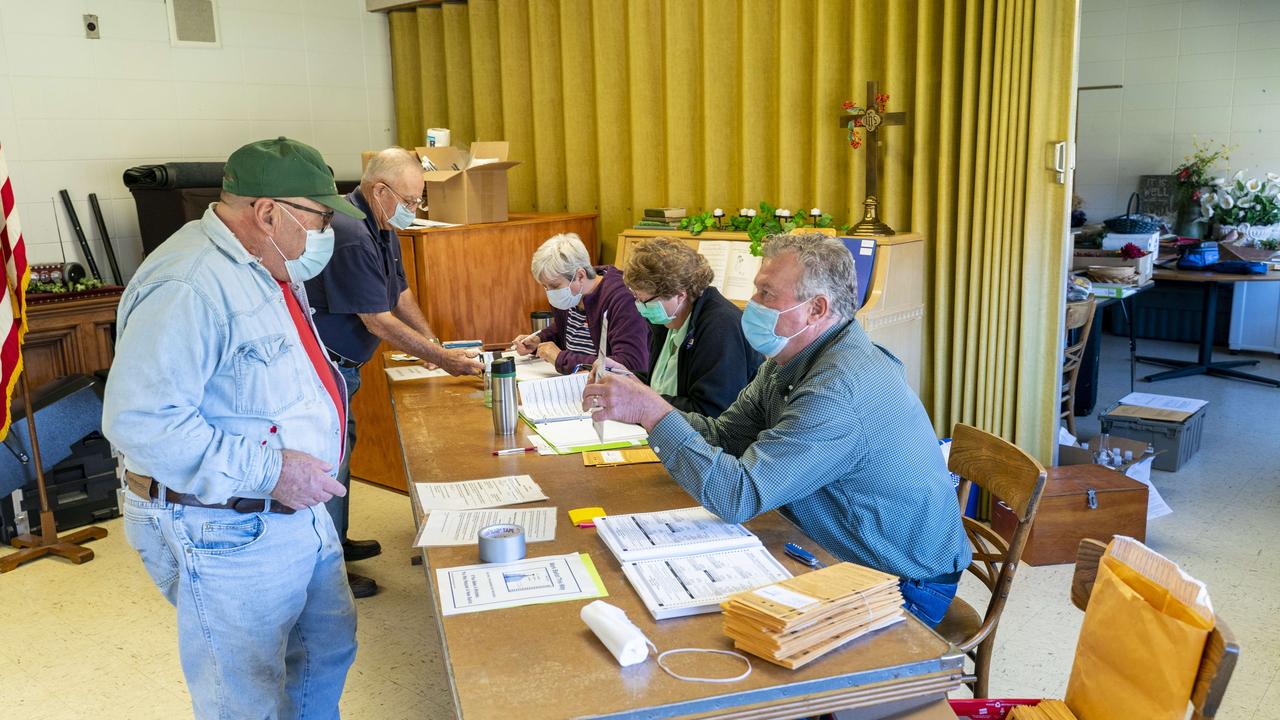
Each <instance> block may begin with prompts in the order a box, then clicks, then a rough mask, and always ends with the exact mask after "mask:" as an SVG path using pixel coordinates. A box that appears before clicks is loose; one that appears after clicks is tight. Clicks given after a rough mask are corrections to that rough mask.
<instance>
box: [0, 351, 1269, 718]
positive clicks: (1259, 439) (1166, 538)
mask: <svg viewBox="0 0 1280 720" xmlns="http://www.w3.org/2000/svg"><path fill="white" fill-rule="evenodd" d="M1142 349H1143V351H1144V352H1155V353H1159V354H1169V355H1174V356H1186V357H1188V358H1190V357H1191V356H1192V355H1193V348H1192V347H1191V346H1189V345H1178V344H1168V345H1166V344H1161V343H1152V342H1143V343H1142ZM1257 357H1260V358H1261V359H1262V360H1263V363H1262V366H1261V367H1260V370H1259V371H1260V372H1262V373H1263V374H1268V375H1271V376H1272V377H1280V360H1277V359H1276V358H1274V357H1273V356H1257ZM1103 362H1104V363H1105V365H1106V367H1107V368H1109V369H1108V370H1107V371H1106V372H1104V374H1103V381H1102V387H1101V391H1100V395H1099V400H1100V402H1099V405H1100V406H1105V404H1106V403H1107V402H1109V401H1110V400H1113V399H1115V398H1118V397H1120V396H1121V395H1123V394H1124V393H1125V392H1127V391H1128V367H1127V348H1126V344H1125V343H1124V342H1123V341H1121V340H1120V339H1118V338H1112V337H1106V338H1105V340H1104V344H1103ZM1144 369H1147V370H1148V371H1150V368H1144V367H1142V366H1140V368H1139V372H1140V373H1142V371H1143V370H1144ZM1148 388H1149V389H1150V390H1151V391H1153V392H1161V393H1166V394H1174V395H1188V396H1192V397H1200V398H1204V399H1207V400H1209V401H1210V403H1211V404H1210V406H1209V412H1210V415H1209V418H1208V421H1207V424H1206V426H1205V433H1204V438H1203V441H1202V446H1201V450H1200V453H1199V454H1198V455H1197V456H1196V457H1195V458H1193V459H1192V460H1191V462H1190V463H1189V464H1188V465H1186V466H1184V468H1183V469H1182V470H1180V471H1178V472H1177V473H1160V472H1157V473H1156V474H1155V478H1154V480H1155V483H1156V485H1157V486H1158V487H1159V489H1160V491H1161V492H1162V493H1163V494H1164V497H1165V499H1166V500H1167V501H1168V502H1169V504H1170V505H1171V506H1173V508H1174V514H1173V515H1170V516H1168V517H1165V518H1162V519H1160V520H1157V521H1155V522H1154V523H1153V524H1152V526H1151V527H1150V528H1149V529H1148V542H1149V543H1150V544H1151V545H1152V546H1154V547H1155V548H1156V549H1157V550H1159V551H1161V552H1163V553H1166V554H1168V555H1169V556H1170V557H1173V558H1175V559H1177V560H1179V561H1180V562H1182V563H1183V566H1184V567H1185V568H1187V569H1188V570H1189V571H1190V572H1191V573H1193V574H1194V575H1196V576H1197V577H1200V578H1202V579H1203V580H1205V581H1206V582H1207V583H1208V584H1209V588H1210V591H1211V593H1212V596H1213V601H1214V605H1215V607H1216V608H1217V609H1218V611H1219V612H1220V613H1221V614H1222V616H1223V617H1225V618H1226V619H1227V620H1228V621H1229V622H1230V624H1231V628H1232V630H1233V631H1234V632H1235V634H1236V637H1237V639H1238V640H1239V641H1240V643H1241V645H1242V647H1243V655H1242V659H1241V662H1240V665H1239V666H1238V667H1237V669H1236V674H1235V677H1234V679H1233V680H1232V682H1231V686H1230V688H1229V689H1228V691H1227V694H1226V699H1225V701H1224V703H1223V706H1222V710H1221V712H1220V713H1219V715H1218V717H1219V718H1221V719H1222V720H1263V719H1264V718H1271V717H1275V716H1276V715H1277V713H1278V712H1280V711H1277V710H1276V708H1277V707H1280V682H1278V680H1280V559H1278V558H1280V556H1278V555H1277V554H1276V553H1275V552H1274V548H1276V547H1278V546H1280V449H1278V448H1277V443H1276V441H1275V439H1274V438H1275V435H1274V433H1275V432H1276V431H1275V429H1276V428H1280V389H1273V388H1268V387H1263V386H1258V385H1251V384H1244V383H1238V382H1234V381H1227V380H1222V379H1216V378H1204V377H1200V378H1190V379H1183V380H1173V381H1167V382H1163V383H1158V384H1156V385H1145V384H1143V383H1141V382H1139V389H1148ZM1079 430H1080V433H1081V434H1082V435H1085V436H1088V435H1092V434H1094V433H1096V431H1097V422H1096V420H1094V419H1090V418H1082V419H1081V421H1080V422H1079ZM353 498H354V501H353V503H352V513H353V518H352V527H353V528H354V532H353V534H354V535H355V536H356V537H362V538H363V537H377V538H378V539H379V540H381V541H382V544H383V547H384V548H386V551H385V552H384V553H383V554H382V555H381V556H380V557H377V558H373V559H371V560H366V561H363V562H361V563H359V564H358V565H359V566H360V569H361V570H362V571H363V572H364V573H365V574H367V575H370V576H372V577H374V578H376V579H377V581H378V583H379V584H380V585H381V586H382V591H381V592H380V593H379V594H378V595H377V596H375V597H373V598H369V599H365V600H360V601H358V608H359V612H360V624H359V630H358V633H359V640H360V651H359V653H358V655H357V658H356V663H355V666H354V667H353V668H352V671H351V674H350V676H349V677H348V680H347V691H346V694H345V696H344V698H343V703H342V710H343V714H344V715H345V716H347V717H353V718H375V719H381V718H447V717H449V716H450V710H449V708H450V707H451V705H452V702H451V700H450V697H449V689H448V684H447V682H446V681H445V679H444V676H443V669H442V666H441V657H440V648H439V643H438V641H437V640H436V639H435V638H436V628H435V620H434V618H433V617H432V614H431V612H430V608H429V604H428V602H427V601H426V599H425V597H424V592H423V586H424V582H425V581H424V579H423V576H422V570H421V568H419V567H411V566H410V565H409V561H408V558H409V551H408V547H409V545H410V543H411V541H412V532H411V529H412V521H411V519H410V517H409V512H408V501H407V500H406V499H405V498H404V496H402V495H398V494H395V493H392V492H388V491H385V490H382V489H380V488H377V487H375V486H371V485H365V484H362V483H357V484H356V486H355V488H354V489H353ZM104 527H106V528H107V529H108V530H109V531H110V532H111V535H110V536H109V537H107V538H106V539H105V540H102V541H99V542H97V543H95V545H94V549H95V551H96V553H97V558H96V559H95V560H94V561H93V562H91V563H88V564H87V565H84V566H81V567H74V566H71V565H69V564H67V563H65V562H63V561H60V560H41V561H38V562H36V563H34V564H32V565H29V566H27V567H24V568H21V569H19V570H17V571H15V572H12V573H9V574H6V575H3V576H0V598H2V599H3V602H4V603H5V610H4V613H3V616H2V617H3V619H0V642H3V645H4V647H5V648H6V652H5V656H6V659H8V661H9V662H7V663H6V664H5V666H4V668H3V669H0V707H3V708H4V709H5V711H6V713H5V714H6V715H7V716H9V717H21V718H24V720H45V719H48V720H63V719H65V718H103V719H114V718H177V717H186V716H189V715H190V708H189V704H188V702H189V701H188V698H187V693H186V689H185V686H184V684H183V679H182V673H181V669H180V668H179V665H178V659H177V642H176V635H175V630H174V616H173V611H172V609H171V608H170V607H169V606H168V605H167V604H166V603H165V602H164V600H163V599H162V598H161V597H160V595H159V593H158V592H156V590H155V589H154V587H153V586H152V585H151V584H150V581H149V580H148V579H147V577H146V575H145V574H144V572H143V570H142V567H141V565H140V564H139V563H138V561H137V559H136V557H135V556H134V554H133V551H132V550H131V549H130V548H129V547H128V545H127V544H126V543H125V542H124V534H123V529H122V527H121V524H120V521H119V520H112V521H110V522H107V523H105V524H104ZM1070 573H1071V570H1070V568H1069V567H1068V566H1055V567H1044V568H1033V567H1024V568H1022V569H1021V570H1020V571H1019V575H1018V578H1017V581H1016V582H1015V584H1014V589H1013V592H1012V595H1011V596H1010V599H1009V605H1008V607H1007V609H1006V611H1005V617H1004V620H1003V622H1002V624H1001V627H1000V634H999V638H1000V642H999V645H998V646H997V649H996V657H995V666H994V672H993V674H992V684H991V689H992V693H993V695H995V696H1005V697H1037V696H1041V697H1053V696H1060V695H1061V693H1062V692H1063V690H1064V689H1065V686H1066V681H1067V675H1068V673H1069V670H1070V666H1071V660H1072V654H1073V649H1074V646H1075V639H1076V635H1077V633H1078V632H1079V626H1080V619H1081V617H1082V615H1081V613H1080V612H1079V611H1077V610H1076V609H1075V608H1074V607H1073V606H1072V605H1071V604H1070V603H1069V601H1068V599H1067V596H1068V585H1069V582H1070ZM962 594H963V595H966V596H969V597H972V598H973V599H974V600H975V602H977V601H978V600H979V599H981V598H982V595H981V593H978V592H973V588H972V587H970V586H966V587H965V588H963V589H962Z"/></svg>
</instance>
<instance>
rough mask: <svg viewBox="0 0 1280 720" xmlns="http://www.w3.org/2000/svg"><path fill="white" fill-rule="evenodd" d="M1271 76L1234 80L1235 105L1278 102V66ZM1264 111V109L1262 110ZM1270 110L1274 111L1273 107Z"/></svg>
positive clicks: (1279, 91)
mask: <svg viewBox="0 0 1280 720" xmlns="http://www.w3.org/2000/svg"><path fill="white" fill-rule="evenodd" d="M1276 70H1277V72H1276V74H1275V75H1273V76H1272V77H1242V78H1239V79H1237V80H1236V87H1235V95H1234V98H1235V104H1236V105H1277V104H1280V68H1277V69H1276ZM1262 112H1265V111H1262ZM1270 112H1274V109H1273V110H1271V111H1270Z"/></svg>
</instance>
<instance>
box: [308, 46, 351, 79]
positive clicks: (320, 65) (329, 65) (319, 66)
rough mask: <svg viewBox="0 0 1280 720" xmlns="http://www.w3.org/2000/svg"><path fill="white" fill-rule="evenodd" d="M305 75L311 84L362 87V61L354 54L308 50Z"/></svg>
mask: <svg viewBox="0 0 1280 720" xmlns="http://www.w3.org/2000/svg"><path fill="white" fill-rule="evenodd" d="M307 77H308V78H309V79H310V83H311V84H312V85H329V86H341V87H364V63H362V62H361V61H360V57H359V56H356V58H355V61H354V62H353V61H352V58H351V57H350V56H347V55H345V54H342V53H334V52H323V53H318V52H308V53H307Z"/></svg>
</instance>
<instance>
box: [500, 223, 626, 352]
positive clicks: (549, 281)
mask: <svg viewBox="0 0 1280 720" xmlns="http://www.w3.org/2000/svg"><path fill="white" fill-rule="evenodd" d="M531 266H532V267H531V269H532V271H533V278H534V279H535V280H537V281H538V283H539V284H541V285H542V288H543V290H545V291H546V293H547V301H548V302H550V303H551V307H552V308H553V310H552V318H551V324H550V325H548V326H547V327H546V328H544V329H543V330H542V331H541V332H538V333H534V334H532V335H521V336H520V337H517V338H516V339H515V340H514V341H513V342H514V345H515V349H516V352H517V353H519V354H520V355H529V354H531V353H536V354H537V356H538V357H540V358H542V359H543V360H546V361H547V362H549V363H551V364H553V365H555V367H556V370H558V371H560V373H562V374H568V373H571V372H573V371H574V368H576V367H578V366H579V365H590V364H591V363H593V362H595V359H596V355H597V353H598V351H599V348H600V321H601V318H603V317H604V314H605V312H606V311H607V312H608V313H609V338H608V347H606V348H605V354H606V355H608V356H609V357H610V358H613V359H614V360H616V361H618V362H620V363H622V364H623V365H625V366H626V367H627V369H628V370H630V371H631V372H634V373H638V374H640V375H641V376H644V375H645V374H646V373H648V371H649V323H648V322H646V321H645V319H644V318H642V317H640V312H639V311H638V310H636V297H635V295H632V294H631V291H630V290H628V289H627V286H626V285H625V284H624V283H623V282H622V271H621V270H619V269H618V268H616V267H614V266H612V265H595V266H593V265H592V264H591V256H590V255H589V254H588V253H587V248H586V246H585V245H583V244H582V240H581V239H579V238H578V236H577V235H576V234H575V233H563V234H560V235H555V236H553V237H552V238H550V239H548V240H547V241H546V242H544V243H542V246H541V247H539V248H538V250H537V252H535V253H534V254H533V262H532V263H531Z"/></svg>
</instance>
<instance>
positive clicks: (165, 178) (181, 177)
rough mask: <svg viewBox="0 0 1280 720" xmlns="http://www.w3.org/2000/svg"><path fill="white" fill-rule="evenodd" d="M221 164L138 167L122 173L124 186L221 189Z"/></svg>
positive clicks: (165, 164) (164, 188)
mask: <svg viewBox="0 0 1280 720" xmlns="http://www.w3.org/2000/svg"><path fill="white" fill-rule="evenodd" d="M223 164H224V163H220V162H172V163H164V164H163V165H139V166H137V167H131V168H129V169H128V170H125V171H124V186H125V187H127V188H129V189H130V190H134V189H140V190H175V189H179V188H209V187H222V166H223Z"/></svg>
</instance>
